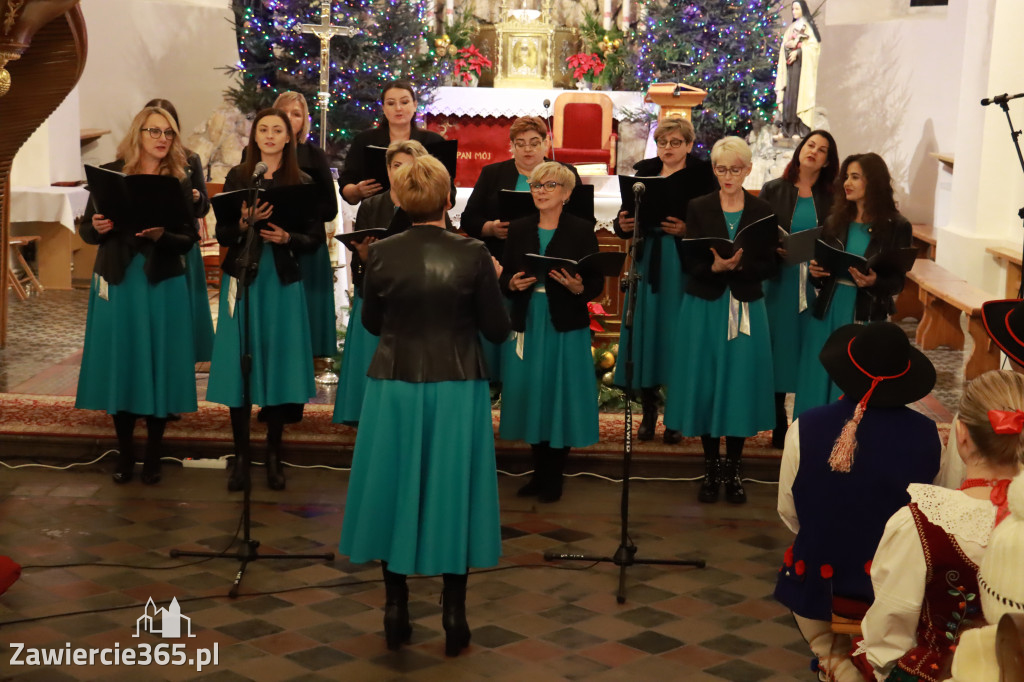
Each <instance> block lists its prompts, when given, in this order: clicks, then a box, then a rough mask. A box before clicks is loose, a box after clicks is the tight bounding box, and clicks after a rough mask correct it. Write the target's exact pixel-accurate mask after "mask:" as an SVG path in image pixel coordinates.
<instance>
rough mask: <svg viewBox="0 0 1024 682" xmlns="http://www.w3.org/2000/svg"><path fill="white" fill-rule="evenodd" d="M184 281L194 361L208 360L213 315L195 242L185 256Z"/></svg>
mask: <svg viewBox="0 0 1024 682" xmlns="http://www.w3.org/2000/svg"><path fill="white" fill-rule="evenodd" d="M185 283H186V284H187V285H188V300H189V305H190V306H191V307H192V332H193V334H194V335H195V344H196V362H209V361H210V359H211V358H212V357H213V315H211V314H210V295H209V294H208V293H207V291H206V266H205V265H204V264H203V252H202V249H200V248H199V244H196V245H195V246H193V247H192V248H191V249H189V252H188V255H186V256H185Z"/></svg>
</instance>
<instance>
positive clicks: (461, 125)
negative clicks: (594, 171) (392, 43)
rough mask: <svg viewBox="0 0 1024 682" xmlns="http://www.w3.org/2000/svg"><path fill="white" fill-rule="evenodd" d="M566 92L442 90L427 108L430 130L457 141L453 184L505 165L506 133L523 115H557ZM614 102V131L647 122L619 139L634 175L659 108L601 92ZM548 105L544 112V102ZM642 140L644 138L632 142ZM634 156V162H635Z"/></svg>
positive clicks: (627, 94) (631, 95)
mask: <svg viewBox="0 0 1024 682" xmlns="http://www.w3.org/2000/svg"><path fill="white" fill-rule="evenodd" d="M565 92H575V91H574V90H562V89H558V88H464V87H440V88H437V89H436V90H434V91H433V93H432V95H433V99H432V100H431V101H430V103H429V104H427V105H425V106H424V107H423V111H424V112H425V113H426V127H427V129H429V130H433V131H435V132H437V133H439V134H440V135H441V136H442V137H445V138H447V139H449V140H453V139H457V140H458V141H459V161H458V168H457V171H456V174H455V184H456V185H457V186H459V187H472V186H473V185H474V184H475V183H476V179H477V177H478V176H479V175H480V169H481V168H483V167H484V166H486V165H488V164H491V163H496V162H498V161H504V160H505V159H508V158H510V157H511V154H510V153H509V139H508V131H509V128H511V126H512V122H513V121H514V120H515V119H516V118H518V117H519V116H540V117H542V118H546V119H548V123H549V125H550V124H551V122H552V120H551V117H552V116H554V111H555V99H556V98H557V97H558V96H559V95H561V94H562V93H565ZM602 94H604V95H607V96H608V97H609V98H610V99H611V100H612V105H613V113H612V118H613V126H614V127H613V130H619V126H620V125H621V124H623V123H625V122H626V121H637V120H642V121H644V122H645V123H644V125H643V126H641V127H642V132H640V133H639V134H636V133H632V134H631V135H629V136H626V137H627V138H628V139H622V135H621V134H620V141H619V160H620V163H619V164H618V167H619V172H623V173H631V172H632V164H633V163H635V162H636V161H638V160H639V159H640V158H642V155H643V153H644V149H645V148H646V144H647V126H646V120H647V118H648V112H650V113H651V114H653V113H654V112H656V107H655V106H654V105H652V104H645V103H644V94H643V93H642V92H634V91H614V90H606V91H602ZM545 100H547V101H548V102H549V103H550V106H549V108H548V109H546V110H545V108H544V101H545ZM634 137H641V138H642V140H634V139H632V138H634ZM627 146H628V147H630V148H632V147H634V146H635V147H638V151H636V152H635V153H632V154H630V153H624V151H625V147H627ZM634 157H635V158H634Z"/></svg>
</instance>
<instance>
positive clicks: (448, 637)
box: [441, 573, 470, 656]
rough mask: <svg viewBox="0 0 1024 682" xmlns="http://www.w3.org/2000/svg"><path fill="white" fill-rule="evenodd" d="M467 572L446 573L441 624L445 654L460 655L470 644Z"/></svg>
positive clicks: (442, 593)
mask: <svg viewBox="0 0 1024 682" xmlns="http://www.w3.org/2000/svg"><path fill="white" fill-rule="evenodd" d="M466 577H467V576H466V574H465V573H463V574H461V575H456V574H452V573H445V574H444V576H443V578H444V591H443V592H441V625H442V626H444V655H445V656H458V655H459V653H460V652H461V651H462V650H463V649H465V648H466V647H468V646H469V639H470V633H469V623H467V622H466Z"/></svg>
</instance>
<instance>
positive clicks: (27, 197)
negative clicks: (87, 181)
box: [11, 187, 89, 232]
mask: <svg viewBox="0 0 1024 682" xmlns="http://www.w3.org/2000/svg"><path fill="white" fill-rule="evenodd" d="M88 203H89V190H87V189H85V187H12V188H11V222H12V223H28V222H42V223H60V224H61V225H63V226H64V227H66V228H68V229H69V230H71V231H72V232H74V231H75V219H76V218H81V217H82V215H83V214H85V207H86V205H87V204H88Z"/></svg>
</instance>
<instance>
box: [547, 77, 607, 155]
mask: <svg viewBox="0 0 1024 682" xmlns="http://www.w3.org/2000/svg"><path fill="white" fill-rule="evenodd" d="M552 135H553V137H554V140H552V142H553V144H554V158H555V159H557V160H558V161H562V162H563V163H572V164H580V163H603V164H605V166H606V167H607V169H608V174H609V175H612V174H614V173H615V146H616V143H617V142H618V136H617V135H615V133H613V132H612V100H611V98H610V97H609V96H608V95H604V94H601V93H599V92H566V93H563V94H561V95H559V96H558V97H557V98H556V99H555V125H554V130H553V131H552Z"/></svg>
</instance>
